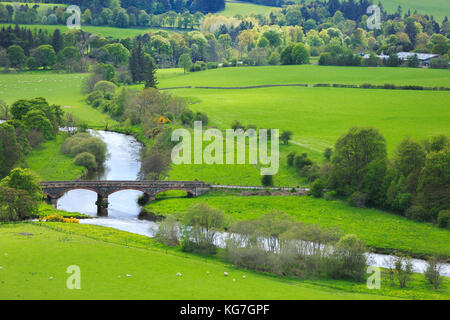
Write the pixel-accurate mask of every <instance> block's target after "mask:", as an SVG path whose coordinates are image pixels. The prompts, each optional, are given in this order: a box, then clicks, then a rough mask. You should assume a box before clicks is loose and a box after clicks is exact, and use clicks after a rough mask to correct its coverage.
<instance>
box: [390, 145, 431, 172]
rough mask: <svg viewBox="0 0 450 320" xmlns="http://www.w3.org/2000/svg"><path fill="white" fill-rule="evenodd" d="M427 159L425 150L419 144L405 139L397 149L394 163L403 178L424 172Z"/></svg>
mask: <svg viewBox="0 0 450 320" xmlns="http://www.w3.org/2000/svg"><path fill="white" fill-rule="evenodd" d="M425 157H426V153H425V150H424V149H423V147H422V146H421V145H420V144H419V143H418V142H416V141H414V140H413V139H411V138H405V139H403V140H402V142H400V144H399V146H398V147H397V151H396V154H395V159H394V163H395V165H396V167H397V169H398V170H399V171H400V172H401V173H402V174H403V176H404V177H408V175H409V174H410V173H412V172H419V171H420V170H422V168H423V166H424V164H425Z"/></svg>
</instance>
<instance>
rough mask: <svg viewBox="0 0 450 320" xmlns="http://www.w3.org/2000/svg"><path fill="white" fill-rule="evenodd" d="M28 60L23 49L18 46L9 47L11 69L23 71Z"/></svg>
mask: <svg viewBox="0 0 450 320" xmlns="http://www.w3.org/2000/svg"><path fill="white" fill-rule="evenodd" d="M26 58H27V57H26V56H25V53H24V51H23V49H22V47H20V46H18V45H16V44H14V45H12V46H9V47H8V59H9V62H10V64H11V67H13V68H19V69H21V68H22V67H23V66H24V65H25V62H26Z"/></svg>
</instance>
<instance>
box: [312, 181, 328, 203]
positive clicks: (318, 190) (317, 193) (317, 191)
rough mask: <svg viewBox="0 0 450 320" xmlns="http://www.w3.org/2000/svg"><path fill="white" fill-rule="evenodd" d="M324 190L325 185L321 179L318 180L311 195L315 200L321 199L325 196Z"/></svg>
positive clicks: (313, 185)
mask: <svg viewBox="0 0 450 320" xmlns="http://www.w3.org/2000/svg"><path fill="white" fill-rule="evenodd" d="M323 189H325V183H324V182H323V181H322V180H321V179H317V180H316V181H314V182H313V184H312V185H311V194H312V195H313V197H315V198H320V197H322V195H323Z"/></svg>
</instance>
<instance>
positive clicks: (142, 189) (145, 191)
mask: <svg viewBox="0 0 450 320" xmlns="http://www.w3.org/2000/svg"><path fill="white" fill-rule="evenodd" d="M121 191H139V192H142V193H145V194H146V195H149V196H151V192H149V191H148V190H145V189H144V188H136V187H125V188H120V189H117V190H113V191H111V192H108V193H106V194H105V196H110V195H112V194H114V193H117V192H121Z"/></svg>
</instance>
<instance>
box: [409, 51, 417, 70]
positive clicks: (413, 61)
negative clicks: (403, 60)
mask: <svg viewBox="0 0 450 320" xmlns="http://www.w3.org/2000/svg"><path fill="white" fill-rule="evenodd" d="M419 65H420V61H419V58H418V57H417V54H415V55H413V56H410V57H408V67H410V68H417V67H419Z"/></svg>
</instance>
